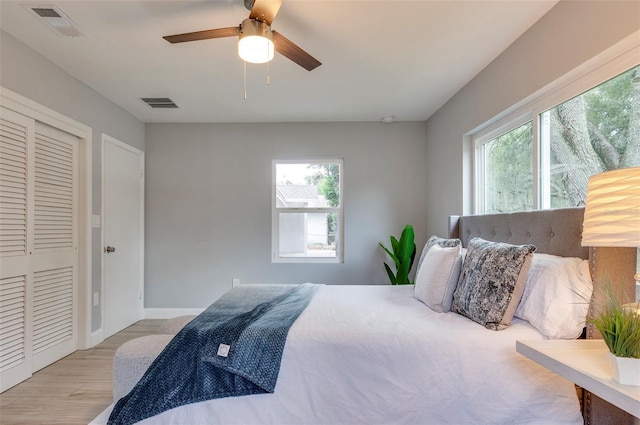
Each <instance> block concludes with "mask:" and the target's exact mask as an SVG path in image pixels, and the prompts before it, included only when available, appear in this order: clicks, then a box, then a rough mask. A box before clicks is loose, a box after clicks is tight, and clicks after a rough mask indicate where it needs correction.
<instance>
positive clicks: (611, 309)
mask: <svg viewBox="0 0 640 425" xmlns="http://www.w3.org/2000/svg"><path fill="white" fill-rule="evenodd" d="M601 284H602V291H603V294H604V301H603V302H602V303H600V304H599V305H594V307H593V308H594V309H595V310H594V312H595V314H594V317H593V318H590V319H588V320H589V321H590V322H591V323H593V325H594V326H595V327H596V328H597V329H598V331H600V333H601V334H602V338H603V339H604V341H605V343H606V344H607V347H609V351H611V353H612V354H613V355H614V356H616V357H631V358H635V359H640V308H639V305H640V304H627V305H623V304H622V303H620V302H619V301H618V299H617V297H616V295H615V293H614V291H613V286H612V284H611V280H610V279H608V278H604V279H602V283H601Z"/></svg>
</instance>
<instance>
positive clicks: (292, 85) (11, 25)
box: [0, 0, 557, 122]
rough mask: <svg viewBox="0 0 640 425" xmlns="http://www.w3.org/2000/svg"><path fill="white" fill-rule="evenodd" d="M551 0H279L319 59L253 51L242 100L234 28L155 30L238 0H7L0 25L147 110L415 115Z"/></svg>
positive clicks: (222, 12) (238, 118)
mask: <svg viewBox="0 0 640 425" xmlns="http://www.w3.org/2000/svg"><path fill="white" fill-rule="evenodd" d="M555 3H557V0H553V1H545V0H515V1H508V0H500V1H485V0H475V1H457V0H449V1H416V0H414V1H397V0H387V1H375V0H373V1H325V0H320V1H318V0H284V3H283V5H282V7H281V9H280V12H279V13H278V16H277V17H276V19H275V21H274V22H273V25H272V28H273V29H275V30H277V31H278V32H280V33H281V34H283V35H284V36H285V37H287V38H289V39H290V40H291V41H293V42H294V43H296V44H298V45H299V46H300V47H302V48H303V49H305V50H306V51H307V52H309V53H310V54H311V55H312V56H314V57H316V58H317V59H318V60H320V62H322V65H321V66H320V67H319V68H317V69H315V70H314V71H311V72H308V71H306V70H304V69H303V68H301V67H299V66H298V65H296V64H294V63H293V62H291V61H289V60H288V59H286V58H284V57H283V56H280V55H278V54H276V57H275V59H274V60H273V61H272V62H271V64H270V67H267V66H266V65H252V64H248V65H247V94H248V97H247V99H246V100H244V98H243V63H242V61H241V60H240V58H239V57H238V55H237V51H236V49H237V39H235V38H224V39H217V40H206V41H196V42H190V43H182V44H173V45H172V44H169V43H168V42H166V41H165V40H163V39H162V36H163V35H169V34H176V33H183V32H191V31H199V30H205V29H211V28H218V27H230V26H235V25H238V24H239V23H240V22H241V21H242V20H243V19H244V18H246V17H248V14H249V12H248V10H246V9H245V8H244V5H243V2H242V0H224V1H57V2H47V1H46V0H45V1H40V0H35V1H29V0H26V1H24V2H21V1H6V0H2V1H1V2H0V16H1V19H0V27H1V28H2V29H3V30H5V31H6V32H8V33H9V34H11V35H12V36H14V37H15V38H17V39H18V40H20V41H22V42H23V43H25V44H26V45H28V46H29V47H31V48H32V49H34V50H35V51H37V52H39V53H40V54H41V55H43V56H45V57H46V58H47V59H49V60H50V61H52V62H54V63H55V64H57V65H58V66H59V67H60V68H62V69H64V70H65V71H66V72H68V73H69V74H71V75H73V76H74V77H76V78H77V79H79V80H80V81H82V82H84V83H85V84H87V85H88V86H89V87H91V88H93V89H94V90H95V91H97V92H98V93H100V94H101V95H103V96H104V97H106V98H107V99H109V100H111V101H112V102H113V103H115V104H117V105H119V106H121V107H122V108H124V109H126V110H127V111H129V112H130V113H131V114H133V115H134V116H135V117H137V118H138V119H139V120H141V121H143V122H295V121H298V122H304V121H377V120H380V119H381V118H382V117H388V116H393V117H395V119H396V120H398V121H422V120H426V119H427V118H428V117H429V116H430V115H431V114H433V113H434V112H435V111H436V110H437V109H438V108H439V107H440V106H442V105H443V104H444V103H445V102H446V101H447V100H448V99H449V98H451V96H453V95H454V94H455V93H456V92H457V91H458V90H460V89H461V88H462V87H463V86H464V85H465V84H466V83H467V82H469V81H470V80H471V79H472V78H473V77H474V76H475V75H476V74H477V73H478V72H480V71H481V70H482V69H483V68H484V67H486V66H487V65H488V64H489V63H490V62H491V61H492V60H493V59H495V58H496V57H497V56H498V55H499V54H500V53H501V52H502V51H503V50H504V49H506V48H507V47H508V46H509V45H510V44H511V43H513V41H515V40H516V39H517V38H518V37H519V36H520V35H521V34H522V33H524V32H525V31H526V30H527V29H528V28H529V27H530V26H531V25H533V24H534V23H535V22H536V21H537V20H538V19H539V18H540V17H542V15H544V14H545V13H546V12H547V11H548V10H549V9H550V8H551V7H553V6H554V5H555ZM24 4H29V5H34V4H37V5H38V6H41V5H48V6H52V5H56V6H58V7H59V8H60V9H62V10H63V11H64V13H66V14H67V15H68V16H69V17H70V18H71V19H73V21H74V22H75V23H76V24H77V25H78V26H79V27H80V28H81V29H82V30H83V31H84V32H85V33H86V34H87V35H88V37H86V38H65V37H61V36H58V35H56V34H55V33H54V32H53V31H52V30H50V29H49V28H48V27H47V26H45V25H44V24H43V23H42V22H41V21H40V20H39V19H38V18H37V17H36V16H35V15H34V14H33V13H32V12H30V11H29V10H28V9H27V8H26V7H25V6H24ZM268 73H270V78H271V84H270V86H267V84H266V80H267V74H268ZM141 97H170V98H171V99H172V100H173V101H174V102H175V103H176V104H177V105H178V106H179V107H180V108H179V109H171V110H159V109H151V108H150V107H149V106H147V105H146V104H144V103H143V102H142V101H141V100H140V98H141Z"/></svg>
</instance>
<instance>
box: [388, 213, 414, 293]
mask: <svg viewBox="0 0 640 425" xmlns="http://www.w3.org/2000/svg"><path fill="white" fill-rule="evenodd" d="M390 239H391V250H389V249H388V248H387V247H385V246H384V245H382V244H381V243H380V244H379V245H380V246H381V247H382V249H384V250H385V252H386V253H387V254H388V255H389V257H391V259H392V260H393V262H394V263H395V265H396V273H395V274H394V273H393V271H392V270H391V267H389V265H388V264H387V263H384V267H385V269H386V270H387V274H388V275H389V280H390V281H391V284H392V285H412V284H413V282H411V281H410V280H409V272H410V271H411V267H412V266H413V260H414V259H415V256H416V244H415V243H414V242H413V240H414V233H413V226H411V225H410V224H407V225H406V226H404V230H403V231H402V234H401V235H400V240H397V239H396V238H395V237H394V236H391V237H390Z"/></svg>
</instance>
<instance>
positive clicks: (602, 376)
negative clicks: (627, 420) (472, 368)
mask: <svg viewBox="0 0 640 425" xmlns="http://www.w3.org/2000/svg"><path fill="white" fill-rule="evenodd" d="M516 351H517V352H518V353H520V354H522V355H524V356H525V357H528V358H530V359H531V360H533V361H534V362H536V363H539V364H541V365H542V366H544V367H546V368H547V369H549V370H551V371H553V372H555V373H557V374H558V375H560V376H562V377H564V378H566V379H568V380H570V381H572V382H574V383H575V384H577V385H579V386H581V387H582V388H584V389H585V390H587V391H590V392H592V393H593V394H595V395H597V396H598V397H600V398H602V399H604V400H606V401H608V402H609V403H611V404H613V405H614V406H617V407H619V408H620V409H622V410H624V411H626V412H628V413H630V414H632V415H633V416H635V417H636V418H640V387H634V386H630V385H620V384H618V383H617V382H615V381H614V380H613V378H612V377H611V365H610V364H609V358H608V357H607V353H608V351H609V350H608V348H607V346H606V345H605V343H604V341H603V340H600V339H589V340H549V341H516ZM635 423H636V424H640V419H636V421H635Z"/></svg>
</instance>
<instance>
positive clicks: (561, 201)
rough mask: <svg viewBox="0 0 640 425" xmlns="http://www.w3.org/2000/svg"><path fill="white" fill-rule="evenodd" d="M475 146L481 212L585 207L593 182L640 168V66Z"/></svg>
mask: <svg viewBox="0 0 640 425" xmlns="http://www.w3.org/2000/svg"><path fill="white" fill-rule="evenodd" d="M474 141H475V147H476V171H477V172H476V212H478V213H495V212H509V211H523V210H531V209H537V208H562V207H572V206H582V205H584V202H585V198H586V191H587V181H588V179H589V177H590V176H591V175H593V174H597V173H601V172H604V171H608V170H613V169H618V168H626V167H636V166H640V66H635V67H633V68H631V69H629V70H627V71H625V72H623V73H621V74H619V75H617V76H615V77H614V78H611V79H610V80H608V81H606V82H604V83H602V84H599V85H597V86H596V87H593V88H591V89H589V90H587V91H584V92H582V93H581V94H579V95H577V96H575V97H573V98H572V99H569V100H567V101H564V102H562V103H559V104H557V105H555V106H553V107H550V106H546V107H545V101H544V99H543V100H542V101H540V102H538V103H537V104H534V105H533V107H532V108H531V109H530V110H529V112H528V113H526V114H524V115H520V116H519V117H518V118H514V119H512V120H511V121H509V122H507V123H506V124H503V125H501V126H499V127H497V128H495V129H492V130H491V131H487V132H485V133H483V134H480V135H478V136H476V137H474Z"/></svg>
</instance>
